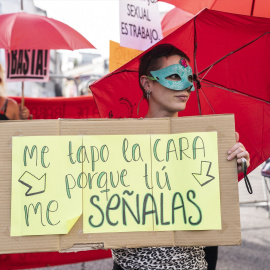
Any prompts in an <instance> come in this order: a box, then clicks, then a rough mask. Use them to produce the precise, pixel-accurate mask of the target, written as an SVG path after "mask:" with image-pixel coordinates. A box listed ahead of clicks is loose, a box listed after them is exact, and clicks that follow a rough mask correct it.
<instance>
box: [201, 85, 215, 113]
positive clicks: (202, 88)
mask: <svg viewBox="0 0 270 270" xmlns="http://www.w3.org/2000/svg"><path fill="white" fill-rule="evenodd" d="M201 92H202V94H203V96H204V98H205V99H206V101H207V103H208V105H209V107H210V108H211V110H212V112H213V113H214V114H216V112H215V110H214V108H213V107H212V105H211V103H210V101H209V100H208V98H207V97H206V95H205V93H204V91H203V87H202V86H201Z"/></svg>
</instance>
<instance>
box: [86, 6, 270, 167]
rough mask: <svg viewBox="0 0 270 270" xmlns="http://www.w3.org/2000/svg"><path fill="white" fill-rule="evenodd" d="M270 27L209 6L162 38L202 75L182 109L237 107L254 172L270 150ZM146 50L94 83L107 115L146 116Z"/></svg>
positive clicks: (193, 111) (238, 127) (214, 111)
mask: <svg viewBox="0 0 270 270" xmlns="http://www.w3.org/2000/svg"><path fill="white" fill-rule="evenodd" d="M269 33H270V19H266V18H256V17H250V16H243V15H236V14H229V13H223V12H219V11H213V10H207V9H205V10H203V11H202V12H201V13H199V14H198V15H197V16H195V17H194V18H193V19H192V20H190V21H188V22H187V23H186V24H184V25H183V26H182V27H180V28H178V29H177V30H176V31H174V32H173V33H171V34H170V35H168V36H167V37H165V38H164V39H163V40H161V41H160V42H159V43H157V44H161V43H171V44H173V45H175V46H176V47H178V48H179V49H181V50H182V51H184V52H185V53H186V54H187V55H188V56H189V57H190V58H191V66H192V68H193V71H194V73H196V74H197V76H198V77H199V80H200V81H201V86H202V87H201V89H196V92H193V93H192V94H191V98H190V100H189V101H188V105H187V108H186V109H185V111H183V112H181V113H180V115H181V116H184V115H185V116H187V115H200V114H205V115H206V114H224V113H234V114H235V120H236V130H237V131H238V132H239V133H240V141H241V142H242V143H243V144H244V145H245V146H246V148H247V150H248V151H249V152H250V154H251V160H252V162H251V164H252V165H251V166H250V168H249V172H250V171H251V170H253V169H254V168H256V167H257V166H258V165H259V164H260V163H262V162H263V161H265V160H266V159H267V158H268V157H269V156H270V140H269V138H268V137H269V134H270V105H269V102H270V76H269V74H270V65H269V59H270V50H269V42H270V37H269ZM141 55H142V54H141ZM141 55H139V56H138V57H136V58H134V59H133V60H131V61H130V62H129V63H127V64H125V65H124V66H122V67H121V68H119V69H117V70H116V71H114V72H112V73H110V74H108V75H107V76H105V77H103V78H102V79H100V80H99V81H96V82H95V83H93V84H92V85H90V88H91V90H92V92H93V95H94V98H95V100H96V103H97V106H98V110H99V112H100V115H101V117H115V118H119V117H123V118H124V117H144V116H145V114H146V111H147V102H146V101H145V100H144V101H143V102H141V104H140V112H139V115H137V108H138V103H139V101H140V99H141V97H142V90H141V89H140V88H139V84H138V79H139V78H138V65H139V59H140V57H141ZM198 104H199V106H198Z"/></svg>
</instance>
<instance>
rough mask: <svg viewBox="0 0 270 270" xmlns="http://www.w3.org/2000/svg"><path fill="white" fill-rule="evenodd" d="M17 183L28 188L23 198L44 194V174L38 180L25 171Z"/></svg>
mask: <svg viewBox="0 0 270 270" xmlns="http://www.w3.org/2000/svg"><path fill="white" fill-rule="evenodd" d="M18 181H19V182H20V183H22V184H23V185H25V186H26V187H28V190H27V191H26V192H25V196H32V195H36V194H40V193H43V192H45V189H46V173H45V174H43V175H42V176H41V177H40V178H39V179H38V178H37V177H36V176H34V175H33V174H31V173H29V172H27V171H26V172H24V174H23V175H22V176H21V177H20V179H19V180H18Z"/></svg>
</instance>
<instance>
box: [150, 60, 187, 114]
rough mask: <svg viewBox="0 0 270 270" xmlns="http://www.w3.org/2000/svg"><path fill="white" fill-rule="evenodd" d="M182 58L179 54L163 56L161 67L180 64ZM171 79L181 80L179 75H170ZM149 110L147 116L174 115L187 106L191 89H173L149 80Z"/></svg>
mask: <svg viewBox="0 0 270 270" xmlns="http://www.w3.org/2000/svg"><path fill="white" fill-rule="evenodd" d="M181 59H182V58H181V57H180V56H179V55H172V56H169V57H167V58H166V57H162V58H161V61H162V62H161V63H162V66H161V68H160V69H162V68H165V67H168V66H170V65H174V64H179V61H180V60H181ZM167 79H169V80H179V76H174V75H172V76H170V77H169V78H167ZM149 91H151V94H150V98H149V110H148V113H147V117H174V116H177V114H178V112H179V111H183V110H184V109H185V108H186V103H187V101H188V99H189V96H190V91H189V89H187V90H180V91H176V90H171V89H169V88H166V87H165V86H163V85H161V84H160V83H158V82H157V81H149Z"/></svg>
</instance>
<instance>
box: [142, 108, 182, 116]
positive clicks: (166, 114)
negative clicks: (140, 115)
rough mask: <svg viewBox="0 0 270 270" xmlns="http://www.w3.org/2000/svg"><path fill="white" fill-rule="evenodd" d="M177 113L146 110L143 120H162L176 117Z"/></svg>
mask: <svg viewBox="0 0 270 270" xmlns="http://www.w3.org/2000/svg"><path fill="white" fill-rule="evenodd" d="M177 116H178V112H169V111H163V110H158V111H152V110H150V109H149V110H148V112H147V114H146V116H145V118H164V117H177Z"/></svg>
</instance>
